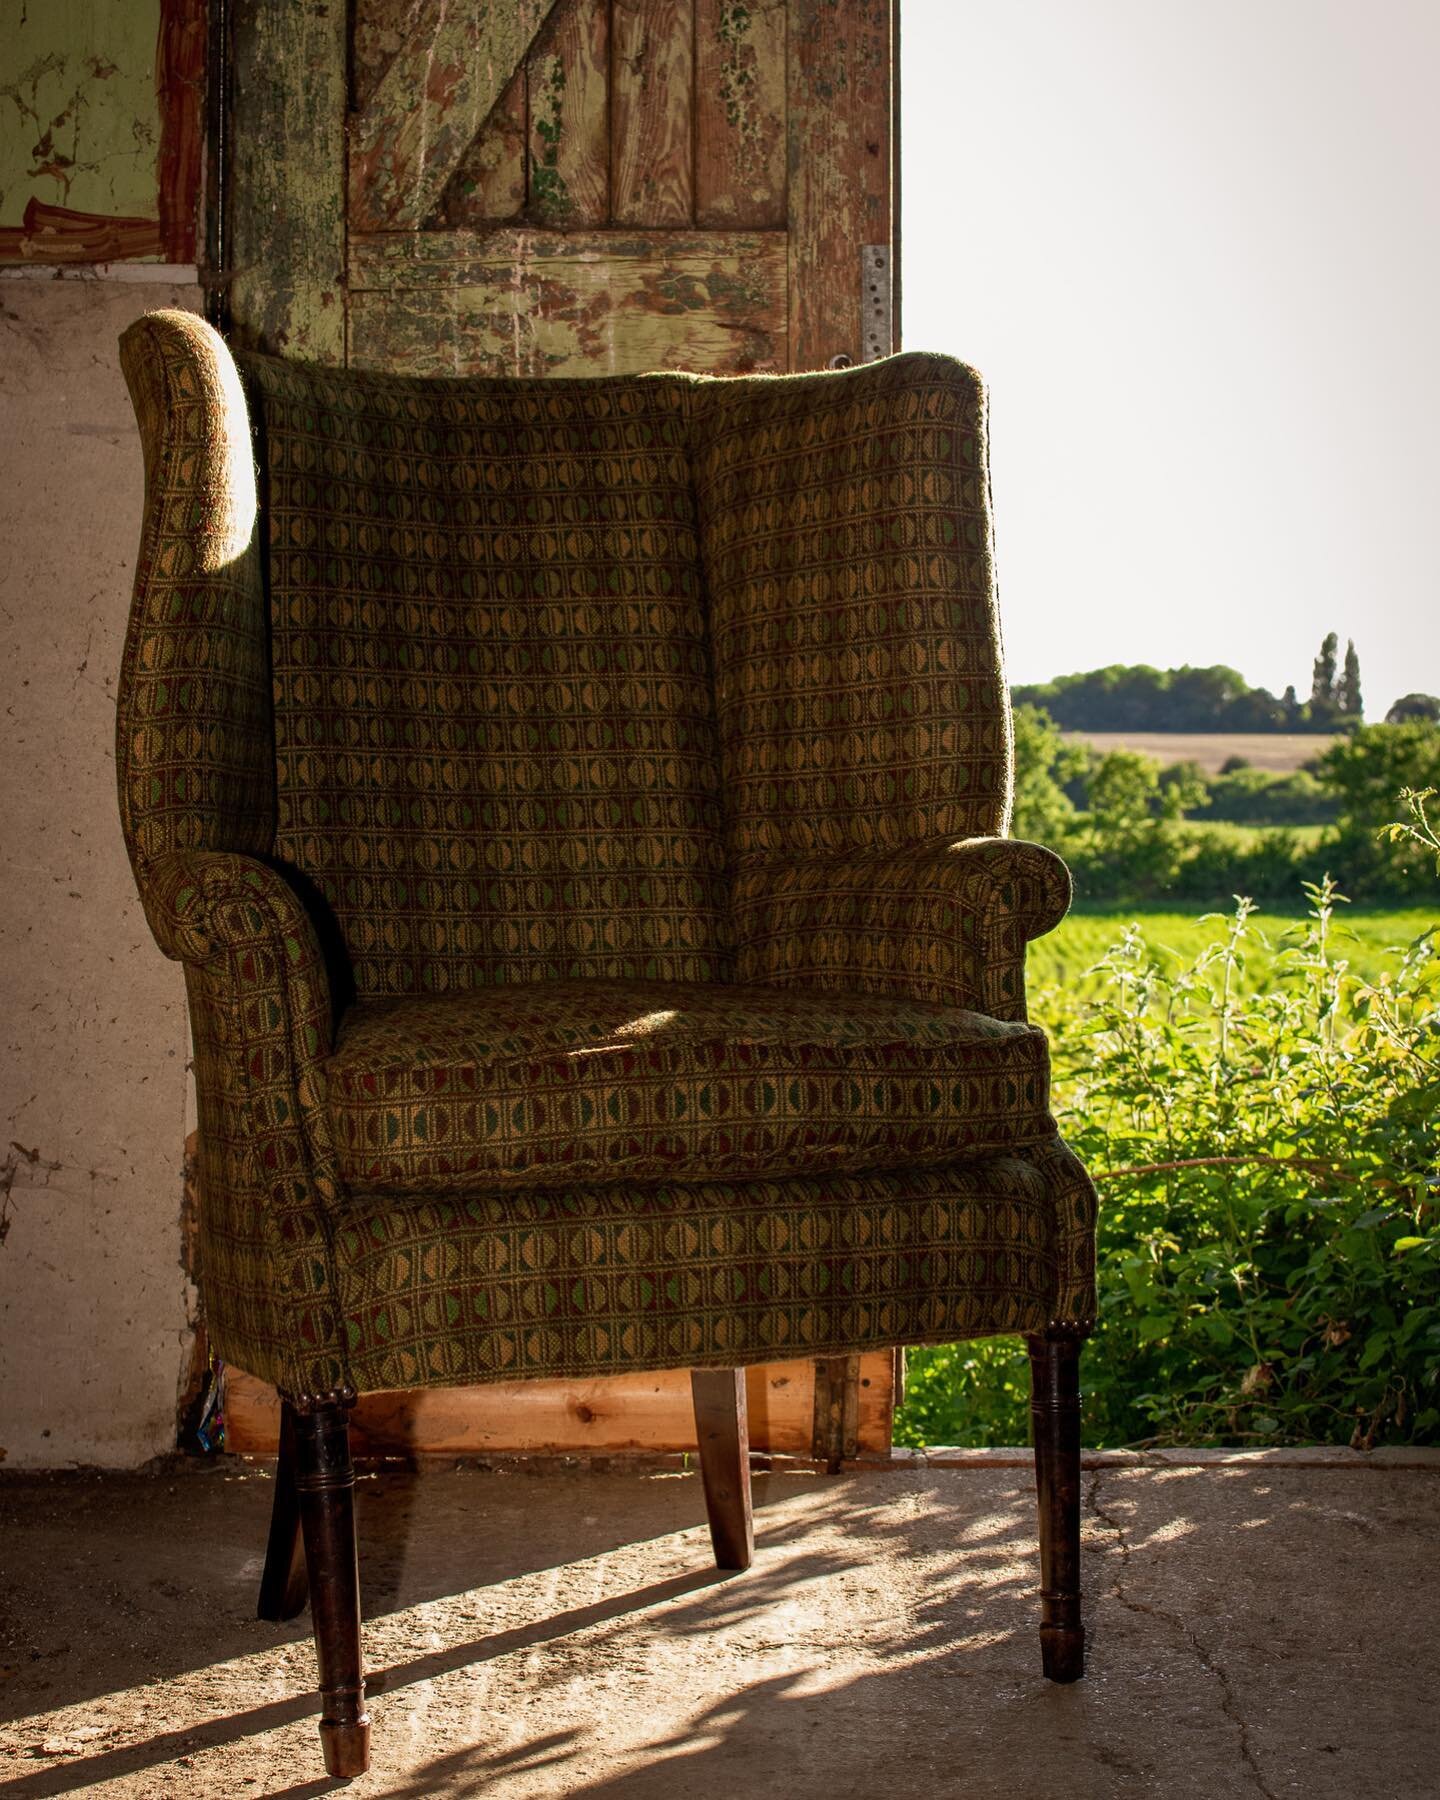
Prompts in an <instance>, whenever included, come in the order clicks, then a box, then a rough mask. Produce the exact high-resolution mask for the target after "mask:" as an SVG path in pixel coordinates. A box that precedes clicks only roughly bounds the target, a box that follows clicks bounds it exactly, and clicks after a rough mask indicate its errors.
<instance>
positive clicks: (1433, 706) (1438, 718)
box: [1385, 694, 1440, 725]
mask: <svg viewBox="0 0 1440 1800" xmlns="http://www.w3.org/2000/svg"><path fill="white" fill-rule="evenodd" d="M1416 719H1418V720H1420V721H1421V722H1422V723H1428V724H1431V725H1440V694H1402V695H1401V696H1400V698H1399V699H1398V700H1397V701H1396V702H1395V704H1394V705H1393V706H1392V707H1391V708H1390V710H1389V712H1387V713H1386V715H1385V723H1386V724H1387V725H1408V724H1410V723H1411V721H1412V720H1416Z"/></svg>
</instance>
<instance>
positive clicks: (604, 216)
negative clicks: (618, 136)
mask: <svg viewBox="0 0 1440 1800" xmlns="http://www.w3.org/2000/svg"><path fill="white" fill-rule="evenodd" d="M526 79H527V91H528V95H529V109H530V141H529V153H530V154H529V175H530V194H529V202H530V204H529V215H530V217H531V218H532V219H533V220H534V221H535V223H536V224H537V225H553V226H572V227H573V226H577V225H604V224H605V223H606V222H607V221H608V219H609V217H610V7H609V4H608V0H562V3H561V5H559V6H558V7H557V8H556V10H555V13H554V15H553V16H552V17H551V20H550V24H549V26H548V27H547V29H546V30H545V32H544V33H543V35H542V37H541V40H540V44H539V47H538V48H537V49H536V50H534V51H532V52H531V54H530V58H529V60H528V62H527V63H526Z"/></svg>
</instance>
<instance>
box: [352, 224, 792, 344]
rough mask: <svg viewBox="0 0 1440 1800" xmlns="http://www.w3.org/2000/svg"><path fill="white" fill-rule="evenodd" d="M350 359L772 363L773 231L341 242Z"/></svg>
mask: <svg viewBox="0 0 1440 1800" xmlns="http://www.w3.org/2000/svg"><path fill="white" fill-rule="evenodd" d="M350 309H351V336H350V354H351V360H352V362H354V363H355V364H356V365H357V366H360V367H365V368H375V369H396V370H404V371H405V372H407V373H409V374H415V375H431V374H444V375H470V374H493V375H544V374H559V373H563V374H571V375H606V374H615V375H620V374H636V373H639V372H641V371H643V370H646V369H675V368H678V369H696V370H705V371H720V372H724V373H740V372H743V371H747V370H767V371H769V370H777V369H780V368H782V367H783V366H784V358H785V333H786V294H785V238H784V234H783V233H781V232H768V233H751V234H749V235H741V234H739V233H736V234H733V235H724V236H718V237H716V236H707V235H705V234H703V233H691V232H687V233H675V234H673V235H666V236H663V237H657V238H655V239H647V238H641V237H626V236H624V235H622V234H619V233H577V234H566V233H540V232H525V231H498V232H493V233H490V234H487V235H483V236H482V235H480V234H478V233H461V232H420V233H404V234H397V235H396V236H394V237H384V238H379V239H371V240H370V241H369V242H364V241H357V240H352V256H351V301H350Z"/></svg>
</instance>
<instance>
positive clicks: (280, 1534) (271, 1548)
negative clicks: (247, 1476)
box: [256, 1400, 310, 1625]
mask: <svg viewBox="0 0 1440 1800" xmlns="http://www.w3.org/2000/svg"><path fill="white" fill-rule="evenodd" d="M309 1598H310V1580H309V1577H308V1575H307V1574H306V1571H305V1544H304V1540H303V1539H302V1538H301V1535H300V1490H299V1489H298V1488H297V1487H296V1485H295V1408H294V1407H293V1406H292V1405H291V1404H290V1402H289V1401H288V1400H283V1401H281V1403H280V1459H279V1461H278V1462H277V1464H276V1466H275V1500H274V1504H273V1505H272V1506H271V1509H270V1540H269V1542H268V1544H267V1545H266V1548H265V1572H264V1574H262V1575H261V1577H260V1604H259V1606H258V1607H257V1609H256V1612H257V1615H258V1617H260V1618H262V1619H269V1620H271V1621H272V1622H273V1623H275V1624H277V1625H278V1624H280V1623H281V1622H282V1621H283V1620H285V1619H298V1618H299V1616H300V1614H301V1613H302V1612H304V1610H305V1602H306V1601H307V1600H308V1599H309Z"/></svg>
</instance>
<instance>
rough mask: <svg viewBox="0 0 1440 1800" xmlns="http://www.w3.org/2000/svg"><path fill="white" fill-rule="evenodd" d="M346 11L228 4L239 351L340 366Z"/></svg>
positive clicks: (258, 0)
mask: <svg viewBox="0 0 1440 1800" xmlns="http://www.w3.org/2000/svg"><path fill="white" fill-rule="evenodd" d="M345 33H346V15H345V8H344V7H343V6H337V5H334V4H332V3H331V0H237V3H236V5H235V10H234V53H233V54H234V61H233V68H234V83H233V92H234V103H233V112H232V131H231V139H230V143H231V160H230V255H229V266H230V274H231V279H230V289H229V302H230V304H229V312H230V321H231V331H232V334H233V336H234V339H235V341H236V342H237V343H240V344H243V345H247V346H250V347H252V348H255V349H261V350H268V351H272V352H275V353H276V354H282V353H283V354H284V355H287V356H297V357H304V358H307V359H308V360H310V361H313V362H323V363H337V364H338V363H343V362H344V360H345V291H344V279H345V69H346V45H345Z"/></svg>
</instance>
